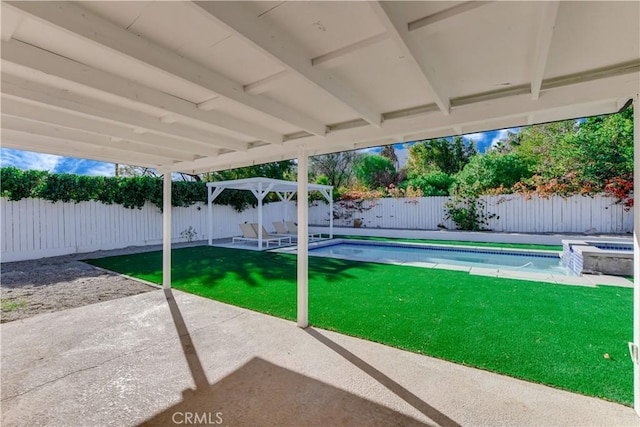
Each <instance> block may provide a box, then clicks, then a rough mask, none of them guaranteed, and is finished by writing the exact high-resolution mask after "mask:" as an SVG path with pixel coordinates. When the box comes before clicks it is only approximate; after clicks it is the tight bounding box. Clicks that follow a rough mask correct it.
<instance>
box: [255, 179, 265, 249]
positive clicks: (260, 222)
mask: <svg viewBox="0 0 640 427" xmlns="http://www.w3.org/2000/svg"><path fill="white" fill-rule="evenodd" d="M256 197H257V198H258V230H257V231H258V249H260V250H262V198H263V197H264V196H263V195H262V183H261V182H259V183H258V195H257V196H256Z"/></svg>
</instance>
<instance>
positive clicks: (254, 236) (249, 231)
mask: <svg viewBox="0 0 640 427" xmlns="http://www.w3.org/2000/svg"><path fill="white" fill-rule="evenodd" d="M240 230H242V237H239V236H236V237H233V238H232V239H231V243H232V244H235V243H236V241H244V242H256V243H257V242H258V233H256V230H255V229H254V228H253V226H252V225H251V224H247V223H246V222H245V223H243V224H240ZM281 240H282V239H281V238H265V237H264V235H263V237H262V242H263V243H266V245H267V248H268V247H269V244H270V243H273V242H277V243H278V244H279V245H281V244H282V243H281Z"/></svg>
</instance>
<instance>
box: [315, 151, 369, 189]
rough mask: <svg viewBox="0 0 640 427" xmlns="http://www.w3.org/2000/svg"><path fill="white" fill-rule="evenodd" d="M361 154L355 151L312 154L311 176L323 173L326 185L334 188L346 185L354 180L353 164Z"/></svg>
mask: <svg viewBox="0 0 640 427" xmlns="http://www.w3.org/2000/svg"><path fill="white" fill-rule="evenodd" d="M360 157H362V154H361V153H359V152H357V151H343V152H341V153H331V154H325V155H322V156H313V157H311V159H310V160H311V161H310V168H309V169H310V170H311V174H312V175H313V176H316V177H317V176H319V175H324V176H326V177H327V179H328V185H332V186H334V187H335V188H341V187H348V186H349V185H351V184H352V183H353V180H354V170H353V169H354V165H355V163H356V162H357V161H358V159H359V158H360Z"/></svg>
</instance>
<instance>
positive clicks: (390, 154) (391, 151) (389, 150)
mask: <svg viewBox="0 0 640 427" xmlns="http://www.w3.org/2000/svg"><path fill="white" fill-rule="evenodd" d="M380 155H381V156H382V157H386V158H387V159H389V160H391V163H392V164H393V167H394V168H395V169H396V170H398V169H399V168H400V161H399V160H398V155H397V154H396V149H395V148H393V144H388V145H383V146H382V151H380Z"/></svg>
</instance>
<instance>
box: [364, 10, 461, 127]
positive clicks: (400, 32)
mask: <svg viewBox="0 0 640 427" xmlns="http://www.w3.org/2000/svg"><path fill="white" fill-rule="evenodd" d="M369 4H370V5H371V7H372V9H373V10H374V12H375V13H376V15H377V16H378V18H379V19H380V21H381V22H382V24H383V26H384V28H385V29H386V30H387V32H388V33H389V35H390V36H391V38H392V39H393V41H394V42H395V43H396V45H397V46H398V48H399V49H400V50H401V51H402V54H403V55H405V56H406V57H407V58H413V60H414V61H415V63H416V64H417V66H418V68H419V69H420V75H421V76H422V77H423V84H424V86H425V88H426V89H427V90H428V91H429V93H430V95H431V98H432V99H433V100H434V102H435V103H436V104H437V105H438V108H440V111H441V112H442V113H443V114H445V115H447V114H449V109H450V108H451V104H450V100H449V96H448V95H447V91H446V87H445V85H444V83H443V82H442V76H439V75H438V74H437V73H436V71H435V67H434V64H433V63H432V61H430V60H429V59H428V58H427V57H426V55H425V54H424V53H423V52H422V46H420V43H419V42H418V41H416V40H415V39H414V38H413V37H412V36H411V34H409V28H408V25H407V23H406V21H405V19H404V15H403V11H402V8H403V7H404V6H403V4H402V2H395V3H394V2H371V3H369Z"/></svg>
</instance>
